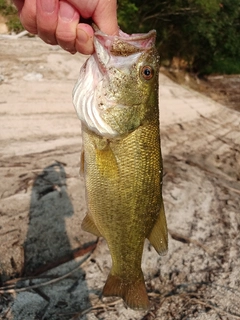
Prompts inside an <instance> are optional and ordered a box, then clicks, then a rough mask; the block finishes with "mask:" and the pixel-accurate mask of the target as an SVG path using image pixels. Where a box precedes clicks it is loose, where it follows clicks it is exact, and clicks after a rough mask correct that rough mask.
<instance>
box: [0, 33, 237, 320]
mask: <svg viewBox="0 0 240 320" xmlns="http://www.w3.org/2000/svg"><path fill="white" fill-rule="evenodd" d="M84 60H85V57H84V56H81V55H74V56H72V55H70V54H68V53H66V52H63V50H61V49H60V48H58V47H51V46H48V45H46V44H44V43H43V42H41V41H40V40H39V39H38V38H21V39H14V40H13V39H4V38H1V39H0V128H1V131H0V155H1V158H0V175H1V184H0V273H1V278H0V280H1V281H0V282H1V283H0V285H1V286H2V287H1V288H0V318H1V319H9V320H10V319H14V320H33V319H35V320H37V319H46V320H57V319H59V320H68V319H72V318H73V317H74V316H75V318H74V319H88V320H90V319H91V320H92V319H106V320H108V319H109V320H115V319H120V320H123V319H127V320H130V319H134V320H135V319H136V320H140V319H142V320H150V319H161V320H163V319H164V320H168V319H174V320H177V319H179V320H180V319H181V320H183V319H198V320H205V319H207V320H215V319H240V307H239V301H240V260H239V258H240V200H239V199H240V152H239V151H240V150H239V148H240V147H239V145H240V144H239V143H240V117H239V113H237V112H236V111H234V110H231V109H228V108H227V107H226V106H222V105H220V104H218V103H216V102H214V101H212V100H211V99H209V98H207V97H205V96H204V95H201V94H199V93H197V92H195V91H193V90H191V89H189V88H187V87H182V86H179V85H177V84H176V83H174V82H172V81H171V80H170V79H169V78H167V77H166V76H164V75H163V74H160V111H161V137H162V152H163V160H164V200H165V206H166V213H167V220H168V226H169V234H170V235H169V251H168V254H167V255H166V256H164V257H159V256H158V255H157V254H156V253H155V251H154V250H153V248H152V247H151V246H150V245H149V243H147V242H146V245H145V250H144V256H143V264H142V265H143V270H144V274H145V279H146V285H147V289H148V293H149V298H150V300H151V303H152V307H151V310H150V311H149V312H143V311H142V312H140V311H133V310H130V309H128V308H126V307H125V305H124V304H123V302H122V300H121V299H118V298H117V299H116V298H113V299H103V300H101V297H100V294H101V289H102V287H103V285H104V283H105V280H106V277H107V274H108V272H109V269H110V267H111V259H110V255H109V252H108V248H107V246H106V243H105V241H104V240H102V239H100V240H99V242H98V245H97V247H96V248H95V250H93V252H92V251H91V249H93V248H94V247H95V241H96V238H95V237H93V236H91V235H90V234H88V233H85V232H83V231H82V230H81V221H82V219H83V217H84V215H85V212H86V204H85V198H84V181H83V179H82V178H81V177H80V176H79V155H80V149H81V132H80V122H79V120H78V119H77V116H76V114H75V111H74V108H73V106H72V102H71V91H72V88H73V86H74V83H75V81H76V79H77V77H78V72H79V69H80V66H81V64H82V63H83V61H84ZM83 247H84V248H85V249H86V250H85V251H83V250H81V249H82V248H83ZM126 249H127V248H126ZM84 253H85V254H84ZM74 256H75V258H74ZM68 273H69V274H68ZM64 275H65V276H64ZM62 276H63V278H61V277H62ZM29 287H31V288H29Z"/></svg>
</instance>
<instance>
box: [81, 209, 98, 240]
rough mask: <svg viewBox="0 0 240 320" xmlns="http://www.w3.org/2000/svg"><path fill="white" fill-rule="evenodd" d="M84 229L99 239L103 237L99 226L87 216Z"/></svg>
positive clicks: (83, 224)
mask: <svg viewBox="0 0 240 320" xmlns="http://www.w3.org/2000/svg"><path fill="white" fill-rule="evenodd" d="M82 229H83V230H84V231H87V232H90V233H92V234H94V235H95V236H97V237H102V235H101V233H100V231H99V230H98V228H97V226H96V225H95V223H94V221H93V220H92V218H91V217H90V216H89V214H87V215H86V216H85V218H84V219H83V222H82Z"/></svg>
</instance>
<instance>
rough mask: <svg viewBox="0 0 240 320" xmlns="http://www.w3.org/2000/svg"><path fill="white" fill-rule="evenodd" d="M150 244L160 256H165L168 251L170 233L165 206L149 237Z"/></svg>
mask: <svg viewBox="0 0 240 320" xmlns="http://www.w3.org/2000/svg"><path fill="white" fill-rule="evenodd" d="M148 239H149V241H150V243H151V244H152V246H153V247H154V249H155V250H156V251H157V252H158V253H159V254H165V253H166V251H167V249H168V231H167V221H166V217H165V212H164V206H163V202H162V206H161V209H160V214H159V216H158V219H157V221H156V223H155V225H154V227H153V229H152V231H151V233H150V236H149V237H148Z"/></svg>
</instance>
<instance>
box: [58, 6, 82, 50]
mask: <svg viewBox="0 0 240 320" xmlns="http://www.w3.org/2000/svg"><path fill="white" fill-rule="evenodd" d="M78 22H79V13H78V11H76V9H75V8H74V7H73V6H71V5H70V4H69V3H67V2H66V1H59V12H58V24H57V29H56V38H57V42H58V44H59V45H60V46H61V47H62V48H63V49H64V50H67V51H69V52H71V53H76V49H75V41H76V33H77V24H78Z"/></svg>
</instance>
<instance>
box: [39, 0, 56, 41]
mask: <svg viewBox="0 0 240 320" xmlns="http://www.w3.org/2000/svg"><path fill="white" fill-rule="evenodd" d="M58 10H59V1H58V0H37V28H38V35H39V37H40V38H41V39H42V40H43V41H45V42H46V43H49V44H57V40H56V38H55V32H56V28H57V22H58Z"/></svg>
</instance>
